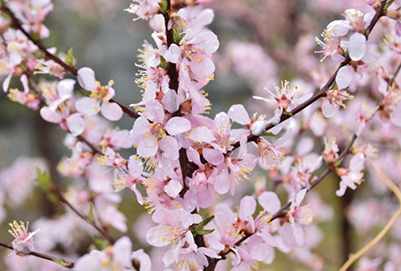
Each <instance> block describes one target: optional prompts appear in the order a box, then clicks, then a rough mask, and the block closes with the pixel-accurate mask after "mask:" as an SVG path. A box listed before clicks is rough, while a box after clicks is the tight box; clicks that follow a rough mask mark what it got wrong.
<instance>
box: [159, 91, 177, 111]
mask: <svg viewBox="0 0 401 271" xmlns="http://www.w3.org/2000/svg"><path fill="white" fill-rule="evenodd" d="M162 104H163V107H164V109H165V110H167V111H168V112H170V113H174V112H176V111H177V110H178V108H180V97H178V94H177V93H176V92H175V91H174V90H171V89H170V90H169V91H167V93H166V94H164V96H163V99H162Z"/></svg>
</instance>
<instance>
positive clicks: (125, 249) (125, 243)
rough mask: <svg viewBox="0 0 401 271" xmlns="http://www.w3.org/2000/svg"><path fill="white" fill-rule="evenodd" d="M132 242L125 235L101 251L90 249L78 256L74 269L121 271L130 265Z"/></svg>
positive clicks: (79, 270) (78, 270)
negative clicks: (87, 252) (88, 251)
mask: <svg viewBox="0 0 401 271" xmlns="http://www.w3.org/2000/svg"><path fill="white" fill-rule="evenodd" d="M131 254H132V244H131V241H130V240H129V238H128V237H127V236H124V237H121V238H120V239H118V240H117V241H116V243H115V244H114V245H113V246H108V247H106V249H105V250H103V251H98V250H92V251H91V252H90V253H89V254H85V255H84V256H82V257H81V258H79V259H78V260H77V261H76V263H75V265H74V270H76V271H89V270H102V271H106V270H115V271H122V270H126V268H130V267H131V265H132V264H131Z"/></svg>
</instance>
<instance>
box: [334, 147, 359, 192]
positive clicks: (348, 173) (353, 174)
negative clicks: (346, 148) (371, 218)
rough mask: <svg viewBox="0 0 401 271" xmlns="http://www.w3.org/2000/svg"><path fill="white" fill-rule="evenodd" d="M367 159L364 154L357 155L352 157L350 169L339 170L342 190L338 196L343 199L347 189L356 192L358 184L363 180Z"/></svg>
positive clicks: (339, 190)
mask: <svg viewBox="0 0 401 271" xmlns="http://www.w3.org/2000/svg"><path fill="white" fill-rule="evenodd" d="M364 162H365V157H364V155H363V154H362V153H357V154H356V155H354V157H352V159H351V161H350V164H349V168H348V169H346V168H338V169H337V170H336V172H337V174H338V175H339V176H340V177H341V181H340V188H339V189H338V190H337V191H336V195H337V196H339V197H341V196H343V195H344V194H345V191H346V189H347V187H349V188H351V189H352V190H355V189H356V187H357V184H359V183H360V182H361V180H362V177H363V173H362V172H361V171H362V169H363V168H364Z"/></svg>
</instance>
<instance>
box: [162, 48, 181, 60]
mask: <svg viewBox="0 0 401 271" xmlns="http://www.w3.org/2000/svg"><path fill="white" fill-rule="evenodd" d="M180 55H181V49H180V47H178V45H177V44H175V43H173V44H171V45H170V47H169V48H168V49H167V51H166V52H165V53H164V55H163V56H164V59H165V60H166V61H167V62H170V63H177V62H178V60H179V59H180Z"/></svg>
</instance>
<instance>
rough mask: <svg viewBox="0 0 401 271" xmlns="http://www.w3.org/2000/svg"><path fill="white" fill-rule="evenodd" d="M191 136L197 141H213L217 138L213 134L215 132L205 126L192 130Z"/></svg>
mask: <svg viewBox="0 0 401 271" xmlns="http://www.w3.org/2000/svg"><path fill="white" fill-rule="evenodd" d="M189 137H190V138H191V139H192V140H194V141H197V142H206V143H211V142H212V141H214V140H216V138H215V137H214V135H213V132H212V131H210V129H209V128H207V127H205V126H202V127H198V128H195V129H194V130H193V131H192V132H191V134H190V136H189Z"/></svg>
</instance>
